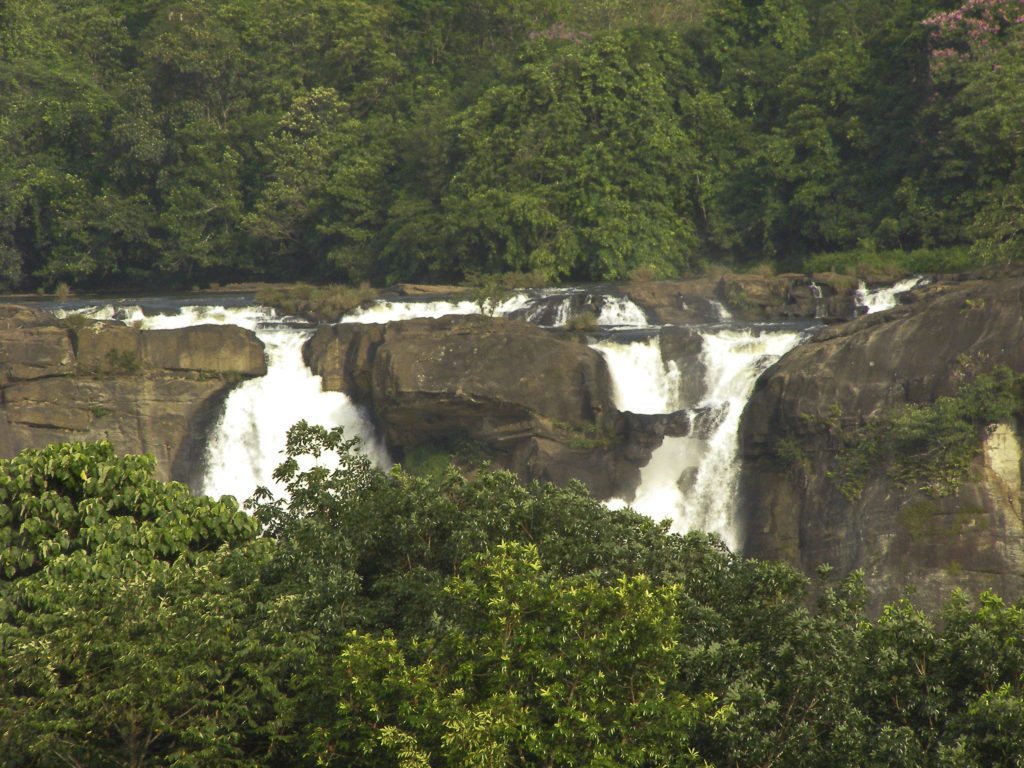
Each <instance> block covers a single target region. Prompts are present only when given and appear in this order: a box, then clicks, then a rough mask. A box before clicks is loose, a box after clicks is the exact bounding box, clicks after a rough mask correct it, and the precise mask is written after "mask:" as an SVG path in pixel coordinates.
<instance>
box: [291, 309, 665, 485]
mask: <svg viewBox="0 0 1024 768" xmlns="http://www.w3.org/2000/svg"><path fill="white" fill-rule="evenodd" d="M305 356H306V360H307V362H308V364H309V365H310V367H311V369H312V370H313V371H314V372H315V373H318V374H320V375H321V376H322V377H323V381H324V386H325V387H326V388H338V389H341V390H342V391H345V392H347V393H348V394H349V395H351V396H352V397H353V399H355V400H356V401H357V402H359V403H361V404H364V405H367V406H369V407H370V409H371V410H372V412H373V413H374V415H375V418H376V419H377V422H378V425H379V426H380V428H381V430H382V432H383V433H384V435H385V438H386V440H387V444H388V446H389V447H390V449H391V450H392V451H393V452H394V453H395V454H396V455H397V456H398V457H399V458H401V457H402V456H403V455H406V454H409V453H410V452H412V451H416V450H418V449H422V448H436V449H439V450H450V449H452V448H453V447H455V446H459V445H465V444H467V443H468V444H471V445H472V446H473V447H474V451H475V452H476V454H477V455H478V456H479V457H481V458H486V459H488V460H490V461H492V462H494V463H496V464H498V465H500V466H503V467H506V468H508V469H511V470H513V471H515V472H517V473H518V474H519V475H520V476H521V477H523V478H524V479H526V480H551V481H555V482H567V481H568V480H569V479H572V478H575V479H579V480H581V481H582V482H584V483H585V484H586V485H587V486H588V487H589V488H590V489H591V491H592V492H594V493H595V494H596V495H598V496H600V497H609V496H615V495H620V494H623V493H631V492H632V490H633V489H634V488H635V486H636V484H637V482H638V481H639V469H638V467H639V466H641V465H642V464H644V463H646V461H647V460H648V459H649V458H650V451H651V450H653V448H654V447H657V445H659V444H660V440H661V437H662V436H664V435H665V434H668V433H671V434H675V433H676V432H678V431H680V430H681V429H683V426H681V422H680V420H679V419H678V418H675V419H674V420H673V419H672V418H671V417H659V418H661V419H662V422H661V426H660V427H654V428H653V429H654V432H655V433H657V434H652V432H651V429H652V428H650V427H649V428H646V429H641V428H640V426H639V425H640V422H641V421H643V420H644V418H648V417H627V416H624V415H622V414H619V412H618V411H617V410H616V409H615V407H614V405H613V402H612V396H611V382H610V379H609V375H608V370H607V367H606V364H605V361H604V358H603V357H602V356H601V355H600V354H599V353H598V352H595V351H594V350H592V349H590V348H589V347H587V346H586V345H585V344H582V343H579V342H578V341H574V340H572V337H571V336H570V335H568V334H565V333H561V332H557V331H551V330H546V329H542V328H538V327H536V326H532V325H529V324H527V323H524V322H519V321H514V320H505V319H496V318H491V317H485V316H451V317H444V318H440V319H437V320H409V321H404V322H397V323H390V324H388V325H386V326H373V325H352V326H345V325H341V326H335V327H331V328H328V327H324V328H321V329H320V330H319V331H318V332H317V334H316V335H315V336H314V337H313V339H311V340H310V341H309V342H308V344H307V345H306V349H305ZM650 418H653V417H650ZM650 418H648V422H649V420H650ZM648 422H645V423H648ZM658 429H660V432H658Z"/></svg>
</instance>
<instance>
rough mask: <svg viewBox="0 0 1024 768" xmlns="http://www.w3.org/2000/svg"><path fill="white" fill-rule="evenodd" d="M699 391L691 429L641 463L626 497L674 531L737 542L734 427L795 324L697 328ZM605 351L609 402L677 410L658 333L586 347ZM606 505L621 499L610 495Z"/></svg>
mask: <svg viewBox="0 0 1024 768" xmlns="http://www.w3.org/2000/svg"><path fill="white" fill-rule="evenodd" d="M700 334H701V338H702V341H703V352H702V360H703V363H704V366H705V369H706V371H707V373H706V375H705V392H706V394H705V396H704V398H703V400H702V401H701V402H700V403H699V404H698V406H697V408H695V409H694V410H693V424H694V427H693V432H692V433H691V434H690V435H689V436H687V437H668V438H665V440H664V442H663V443H662V445H661V447H659V448H657V449H656V450H655V451H654V453H653V455H652V456H651V460H650V461H649V462H648V464H647V465H646V466H645V467H643V468H642V469H641V472H640V485H639V487H638V488H637V490H636V494H635V496H634V498H633V501H632V502H631V503H630V506H632V507H633V508H634V509H636V510H637V511H638V512H642V513H644V514H646V515H648V516H650V517H654V518H656V519H668V520H671V521H672V523H673V527H674V528H675V529H677V530H680V531H688V530H693V529H700V530H704V531H710V532H714V533H717V534H719V535H720V536H721V537H722V538H723V539H724V540H725V542H726V543H727V544H728V545H729V546H731V547H732V546H735V544H736V532H735V530H734V527H733V519H732V512H733V507H734V503H735V496H736V485H737V482H738V476H739V439H738V428H739V420H740V416H741V415H742V412H743V407H744V405H746V402H747V400H748V399H749V397H750V393H751V391H752V390H753V387H754V382H755V381H756V380H757V377H758V376H759V375H760V374H761V373H762V372H763V371H764V370H765V369H766V368H767V367H768V366H769V365H771V363H773V362H774V361H775V360H777V359H778V358H779V357H780V356H781V355H783V354H785V353H786V352H787V351H789V350H790V349H792V348H793V347H794V346H796V345H797V344H798V343H799V342H800V340H801V338H802V333H801V332H800V331H799V330H796V329H792V328H789V329H778V328H767V327H765V328H754V329H734V328H723V327H721V326H719V327H712V328H705V329H701V331H700ZM593 346H594V348H595V349H597V350H599V351H600V352H601V353H602V354H604V355H605V358H606V360H607V361H608V367H609V370H610V372H611V376H612V381H613V385H614V387H615V397H616V406H617V407H618V408H620V409H622V410H631V411H634V412H638V413H666V412H671V411H673V410H675V409H676V408H678V399H677V396H676V393H678V385H679V381H678V375H679V371H678V368H677V367H676V366H675V365H674V364H671V363H669V364H666V363H664V362H663V361H662V356H661V347H660V337H653V338H650V339H648V340H646V341H644V342H634V343H631V344H625V345H623V344H615V343H613V342H610V341H609V342H603V343H600V344H595V345H593ZM612 504H615V505H621V504H622V502H621V501H618V500H614V501H613V502H612Z"/></svg>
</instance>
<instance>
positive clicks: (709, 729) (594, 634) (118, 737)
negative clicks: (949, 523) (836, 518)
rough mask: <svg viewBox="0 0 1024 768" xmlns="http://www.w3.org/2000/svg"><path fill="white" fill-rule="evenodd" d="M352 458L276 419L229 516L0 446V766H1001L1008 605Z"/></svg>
mask: <svg viewBox="0 0 1024 768" xmlns="http://www.w3.org/2000/svg"><path fill="white" fill-rule="evenodd" d="M352 448H353V444H352V443H351V442H346V441H345V440H344V438H343V435H342V434H341V432H340V430H334V431H327V430H324V429H322V428H313V427H308V426H306V425H303V424H300V425H297V426H296V427H295V428H293V429H292V431H291V432H290V434H289V438H288V451H287V458H286V459H285V461H284V463H283V464H282V465H281V467H280V468H279V469H278V471H277V475H276V476H277V478H278V479H279V480H281V481H283V482H284V483H285V484H286V487H287V496H286V498H285V499H274V498H271V497H270V495H269V494H267V493H260V494H257V496H255V497H254V499H253V500H252V501H251V502H249V507H250V510H249V511H250V512H251V513H252V514H251V515H250V514H247V513H246V511H243V510H239V509H238V507H237V505H236V504H235V503H234V501H233V500H231V499H222V500H220V501H214V500H211V499H207V498H197V497H193V496H192V495H190V494H189V493H188V491H187V489H185V488H184V486H181V485H178V484H165V483H160V482H157V481H155V480H154V478H153V461H152V459H151V458H148V457H131V456H130V457H124V458H118V457H115V456H114V454H113V451H112V449H111V447H110V445H109V444H105V443H99V444H65V445H54V446H50V447H48V448H46V449H44V450H38V451H26V452H24V453H22V454H20V455H19V456H17V457H16V458H14V459H10V460H4V461H3V462H0V763H2V764H3V765H4V766H9V767H11V768H29V767H31V768H50V767H51V766H53V767H55V766H83V767H84V766H88V767H89V768H103V767H105V766H111V767H113V766H132V767H133V768H142V767H143V766H197V767H199V766H213V765H216V766H282V767H284V766H288V767H289V768H291V767H298V766H337V767H338V768H349V767H350V766H366V767H367V768H370V767H373V766H381V767H384V766H398V767H401V768H414V767H420V768H425V767H426V766H434V767H435V768H441V767H442V766H448V767H452V768H454V767H455V766H459V767H461V768H469V767H470V766H473V767H475V768H485V767H486V768H497V767H498V766H569V765H579V766H591V767H592V768H611V767H612V766H645V767H650V768H655V767H656V766H684V765H685V766H691V765H692V766H699V765H705V764H707V765H715V766H723V767H724V766H768V765H772V766H801V767H815V766H819V767H820V768H836V767H837V766H839V767H841V766H850V767H851V768H852V767H853V766H857V767H863V766H879V767H880V768H881V767H882V766H884V767H885V768H893V767H899V766H948V767H949V768H953V767H954V766H955V767H956V768H967V767H968V766H976V767H977V768H982V767H983V766H984V767H988V766H997V765H998V766H1010V765H1020V764H1021V761H1022V760H1024V727H1022V724H1024V682H1022V679H1024V678H1022V676H1024V642H1022V637H1024V608H1022V606H1021V605H1007V604H1005V603H1003V602H1002V601H1001V600H1000V599H999V598H997V597H995V596H993V595H990V594H986V595H982V596H981V597H980V598H979V599H977V600H975V601H970V600H968V598H966V597H965V596H962V595H954V597H953V598H952V600H951V601H950V603H949V605H948V606H947V608H946V609H945V611H944V612H943V613H942V614H941V615H940V616H936V617H931V618H929V617H926V616H924V615H923V614H921V613H920V612H918V611H917V610H915V609H914V607H913V606H912V604H911V603H910V602H908V601H901V602H898V603H895V604H892V605H889V606H888V607H886V608H885V609H884V610H883V611H882V612H881V614H880V615H878V616H875V617H868V616H866V615H865V612H864V609H863V604H864V601H863V598H864V592H863V589H862V587H861V586H860V583H859V581H858V579H857V576H856V575H854V576H853V577H852V578H850V579H848V580H846V581H844V582H841V583H836V582H834V581H833V580H831V579H830V578H829V575H828V573H827V572H825V571H822V572H821V574H820V575H819V579H818V580H817V581H815V582H814V583H813V584H809V583H808V581H807V579H806V578H805V577H803V576H801V575H799V574H798V573H796V572H795V571H794V570H792V569H791V568H789V567H788V566H785V565H782V564H778V563H767V562H759V561H756V560H749V559H743V558H740V557H737V556H736V555H733V554H731V553H730V552H729V551H728V550H726V549H725V548H724V547H723V546H722V545H721V543H720V542H719V541H717V540H716V539H714V538H713V537H710V536H708V535H704V534H689V535H687V536H678V535H675V534H670V533H668V531H667V528H666V525H665V524H658V523H655V522H653V521H651V520H650V519H648V518H645V517H643V516H641V515H638V514H635V513H633V512H632V511H630V510H619V511H612V510H609V509H608V508H606V507H605V506H603V505H602V504H600V503H598V502H596V501H594V500H593V499H592V498H590V497H588V496H587V495H586V493H585V492H584V491H583V490H582V487H580V486H576V487H570V488H558V487H555V486H551V485H532V486H529V487H523V486H521V485H520V484H518V483H517V481H516V480H515V479H514V478H513V477H512V476H511V475H509V474H508V473H505V472H494V471H489V470H486V469H485V470H482V471H480V472H479V473H477V474H475V475H474V476H473V477H472V478H468V479H467V478H466V477H464V476H462V475H460V474H459V473H458V472H456V471H455V470H453V469H449V470H447V471H438V472H435V473H433V474H427V475H425V476H415V475H412V474H409V473H407V472H405V471H403V470H401V469H400V468H397V469H395V470H394V471H392V472H383V471H381V470H378V469H374V468H373V467H371V465H370V464H369V463H368V461H367V460H366V459H365V458H363V457H362V456H361V455H360V454H358V453H355V452H353V451H352ZM812 594H813V595H814V597H813V598H811V597H810V595H812ZM812 603H813V604H812Z"/></svg>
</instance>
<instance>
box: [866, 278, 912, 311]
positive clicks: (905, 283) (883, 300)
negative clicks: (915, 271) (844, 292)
mask: <svg viewBox="0 0 1024 768" xmlns="http://www.w3.org/2000/svg"><path fill="white" fill-rule="evenodd" d="M927 282H928V278H926V277H921V276H920V275H918V276H915V277H908V278H907V279H906V280H900V281H899V282H898V283H894V284H893V285H888V286H883V287H881V288H875V289H873V290H871V289H869V288H868V286H867V284H866V283H865V282H863V281H861V284H860V286H859V287H858V288H857V294H856V297H855V301H856V302H857V306H860V307H865V310H866V311H865V313H864V314H871V313H872V312H882V311H883V310H886V309H892V308H893V307H895V306H896V305H897V304H899V299H897V298H896V297H897V296H899V295H900V294H901V293H906V292H907V291H909V290H911V289H912V288H916V287H917V286H919V285H924V284H925V283H927Z"/></svg>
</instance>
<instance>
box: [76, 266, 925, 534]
mask: <svg viewBox="0 0 1024 768" xmlns="http://www.w3.org/2000/svg"><path fill="white" fill-rule="evenodd" d="M904 284H906V285H907V287H906V288H904V287H903V286H904ZM916 284H917V281H916V280H915V281H913V282H911V281H904V283H899V284H897V285H896V286H893V287H892V289H890V290H891V291H892V294H895V293H897V292H899V291H900V290H907V289H909V287H912V286H913V285H916ZM569 291H572V289H569ZM881 295H882V292H875V293H873V294H869V295H868V301H869V302H873V303H871V304H870V306H872V307H875V308H877V307H878V306H879V302H880V299H877V298H873V297H875V296H881ZM600 299H601V303H600V307H601V312H600V316H599V317H598V324H599V325H601V326H604V327H606V328H625V329H638V328H643V329H650V330H632V331H629V332H628V333H627V334H624V333H617V332H615V331H613V332H612V335H611V336H610V337H609V338H606V339H604V340H602V341H598V342H594V343H593V344H592V345H591V346H592V347H593V348H594V349H596V350H597V351H599V352H600V353H601V354H602V355H603V356H604V357H605V359H606V360H607V363H608V367H609V371H610V374H611V379H612V385H613V389H614V398H615V403H616V406H617V407H618V408H619V409H620V410H628V411H632V412H634V413H671V412H673V411H675V410H678V409H679V408H680V405H681V399H680V392H681V389H682V387H681V385H682V384H683V382H681V375H682V374H681V372H680V369H679V367H678V366H677V365H676V363H675V362H673V361H666V360H665V359H664V358H663V355H662V349H661V338H660V336H659V335H656V334H654V333H653V331H654V329H651V327H650V324H649V320H648V318H647V316H646V314H645V313H644V311H643V310H642V309H641V308H640V307H638V306H637V305H636V304H634V303H633V302H632V301H630V300H629V299H625V298H621V297H608V296H604V297H600ZM559 300H560V303H559V304H558V305H557V307H555V305H554V304H553V302H555V301H559ZM588 301H590V300H589V299H588ZM541 302H546V304H543V305H542V304H541ZM713 304H714V305H715V306H716V307H717V308H718V311H719V313H720V317H721V318H722V319H723V320H729V319H730V318H729V314H728V312H727V311H726V310H725V308H724V307H723V306H721V304H719V303H718V302H713ZM165 306H168V307H169V308H165V309H160V310H159V312H160V313H153V311H152V307H151V306H150V305H149V304H146V305H145V308H144V306H140V305H139V304H138V303H124V304H121V305H116V306H115V305H105V306H95V305H94V306H91V307H83V308H80V309H78V310H75V311H77V312H81V313H83V314H87V315H88V316H90V317H93V318H95V319H116V320H122V321H125V322H128V323H131V324H134V325H136V326H137V327H140V328H180V327H185V326H190V325H198V324H202V323H215V324H233V325H238V326H241V327H243V328H248V329H250V330H252V331H254V332H255V333H256V335H257V336H258V338H259V339H260V340H261V341H263V343H264V345H265V348H266V353H267V375H266V376H264V377H262V378H259V379H251V380H249V381H246V382H244V383H242V384H241V385H239V386H238V387H236V388H235V389H234V390H232V392H231V393H230V394H229V395H228V397H227V399H226V401H225V403H224V411H223V414H222V416H221V417H220V420H219V421H218V422H217V424H216V426H215V427H214V429H213V431H212V433H211V436H210V438H209V440H208V445H207V450H206V455H205V468H204V472H205V474H204V478H203V487H202V491H203V492H204V493H207V494H210V495H221V494H231V495H234V496H235V497H236V498H238V499H240V500H241V499H245V498H248V496H249V495H250V494H251V493H252V491H253V490H254V489H255V488H256V487H257V486H258V485H265V486H267V487H270V488H271V489H272V491H274V492H276V493H280V492H281V489H279V488H275V487H274V483H273V479H272V477H271V473H272V472H273V469H274V468H275V467H276V466H277V464H278V463H279V462H280V459H281V454H282V451H283V448H284V444H285V433H286V431H287V429H288V428H289V427H290V426H291V425H292V424H294V423H295V422H297V421H299V420H301V419H305V420H306V421H308V422H310V423H313V424H322V425H324V426H328V427H331V426H342V427H344V429H345V432H346V434H348V435H349V436H358V437H359V438H360V439H361V440H362V450H363V451H364V452H365V453H366V454H367V455H368V456H369V457H370V458H371V459H372V460H373V461H374V463H375V464H377V465H378V466H382V467H387V466H389V464H390V461H389V458H388V454H387V451H386V449H385V447H384V446H383V445H382V443H381V441H380V440H379V438H378V437H377V436H376V435H375V433H374V430H373V426H372V423H371V421H370V419H369V418H368V414H367V413H366V412H365V411H364V410H363V409H362V408H359V407H357V406H356V405H355V404H354V403H353V402H352V401H351V400H350V399H349V398H348V397H347V396H346V395H344V394H342V393H340V392H323V391H322V390H321V382H320V378H319V377H318V376H313V375H312V373H311V372H310V371H309V369H308V368H307V367H306V366H305V364H304V362H303V360H302V345H303V344H304V342H305V341H306V340H307V339H308V338H309V337H310V336H311V335H312V333H313V329H312V328H311V327H310V326H309V325H306V324H302V323H299V322H297V321H289V320H288V319H283V318H280V317H278V316H277V315H276V314H275V313H274V312H273V311H272V310H269V309H265V308H263V307H253V306H245V307H223V306H185V307H174V306H173V305H165ZM545 306H546V307H547V309H548V311H547V312H546V313H545V312H541V310H543V309H544V307H545ZM573 306H574V300H573V297H572V296H571V295H565V293H564V292H562V291H559V292H531V293H518V294H515V295H513V296H511V297H510V298H508V299H506V300H504V301H502V302H500V303H499V304H497V305H495V306H493V307H491V308H490V309H491V314H494V315H498V316H504V315H509V314H512V313H516V314H517V316H520V317H526V318H528V319H534V320H535V321H540V320H541V316H542V314H543V315H544V316H545V317H546V318H547V322H552V320H553V321H554V324H555V325H564V324H565V322H566V321H567V320H568V319H569V318H570V316H571V312H572V308H573ZM552 309H555V311H551V310H552ZM480 312H481V307H480V305H479V304H477V303H476V302H472V301H468V300H466V301H462V300H459V301H449V300H442V301H437V300H409V301H386V300H381V301H377V302H374V303H372V304H370V305H368V306H366V307H362V308H360V309H357V310H354V311H352V312H350V313H349V314H348V315H346V316H345V317H343V318H342V322H345V323H386V322H393V321H396V320H405V319H411V318H429V317H441V316H443V315H450V314H462V315H468V314H477V313H480ZM697 330H698V331H699V332H700V334H701V337H702V341H703V351H702V363H703V365H704V369H705V371H706V374H705V388H704V391H705V392H706V395H705V397H704V399H703V400H702V401H701V402H700V403H699V404H698V405H697V407H696V408H695V409H693V411H692V412H691V416H692V421H693V424H694V427H693V431H692V433H691V434H690V435H689V436H687V437H668V438H665V439H664V441H663V442H662V445H661V446H660V447H659V448H657V449H656V450H655V451H654V452H653V454H652V456H651V459H650V461H649V462H648V463H647V465H645V466H644V467H642V468H641V470H640V484H639V486H638V488H637V490H636V492H635V494H634V498H633V500H632V502H630V505H631V506H632V507H633V508H634V509H636V510H637V511H639V512H642V513H644V514H646V515H648V516H650V517H653V518H656V519H668V520H671V521H672V524H673V526H674V527H675V528H676V529H677V530H681V531H686V530H691V529H702V530H706V531H712V532H715V533H718V534H719V535H721V536H722V538H723V539H724V540H725V542H726V543H727V544H728V545H729V546H735V544H736V532H735V530H734V529H733V525H732V516H733V509H734V505H735V496H736V486H737V483H738V475H739V455H738V454H739V444H738V442H739V441H738V428H739V420H740V416H741V414H742V411H743V408H744V406H745V404H746V402H747V400H748V398H749V396H750V393H751V391H752V389H753V386H754V382H755V381H756V379H757V376H758V375H759V374H760V373H761V372H762V371H763V370H764V369H765V368H766V367H767V366H768V365H770V364H771V363H772V362H773V361H774V360H776V359H777V358H778V357H779V356H780V355H782V354H784V353H785V352H786V351H788V350H789V349H790V348H792V347H793V346H795V345H796V344H797V343H798V342H799V341H800V339H801V338H802V333H801V332H800V331H798V330H794V329H793V328H792V327H789V328H786V329H780V328H779V327H777V326H776V327H774V328H771V327H762V328H759V329H758V328H755V329H748V330H742V329H737V328H735V327H734V325H733V324H732V323H731V322H729V323H722V322H719V323H717V324H715V325H711V326H705V327H698V328H697ZM608 503H609V505H624V504H625V503H626V502H624V501H618V500H612V501H609V502H608Z"/></svg>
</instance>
